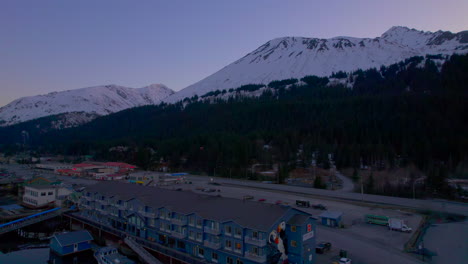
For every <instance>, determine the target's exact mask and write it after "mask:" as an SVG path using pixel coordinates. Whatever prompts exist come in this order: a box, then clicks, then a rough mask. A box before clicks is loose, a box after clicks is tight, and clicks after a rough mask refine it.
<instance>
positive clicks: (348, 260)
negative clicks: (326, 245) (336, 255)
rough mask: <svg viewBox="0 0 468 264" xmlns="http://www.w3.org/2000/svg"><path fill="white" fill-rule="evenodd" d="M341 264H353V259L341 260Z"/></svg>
mask: <svg viewBox="0 0 468 264" xmlns="http://www.w3.org/2000/svg"><path fill="white" fill-rule="evenodd" d="M340 264H351V259H349V258H340Z"/></svg>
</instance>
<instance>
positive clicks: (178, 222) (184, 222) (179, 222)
mask: <svg viewBox="0 0 468 264" xmlns="http://www.w3.org/2000/svg"><path fill="white" fill-rule="evenodd" d="M171 223H173V224H175V225H187V219H178V218H172V219H171Z"/></svg>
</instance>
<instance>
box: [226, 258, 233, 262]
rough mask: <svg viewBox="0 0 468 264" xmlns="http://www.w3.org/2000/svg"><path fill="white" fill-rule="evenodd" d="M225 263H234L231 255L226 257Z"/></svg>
mask: <svg viewBox="0 0 468 264" xmlns="http://www.w3.org/2000/svg"><path fill="white" fill-rule="evenodd" d="M226 263H227V264H234V260H233V259H232V258H231V257H227V258H226Z"/></svg>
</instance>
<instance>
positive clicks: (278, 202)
mask: <svg viewBox="0 0 468 264" xmlns="http://www.w3.org/2000/svg"><path fill="white" fill-rule="evenodd" d="M282 203H283V201H281V200H278V201H276V202H275V204H282Z"/></svg>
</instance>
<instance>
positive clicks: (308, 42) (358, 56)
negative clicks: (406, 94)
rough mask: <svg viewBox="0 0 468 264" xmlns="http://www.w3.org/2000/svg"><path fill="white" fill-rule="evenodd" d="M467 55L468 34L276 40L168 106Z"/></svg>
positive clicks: (396, 30) (400, 30)
mask: <svg viewBox="0 0 468 264" xmlns="http://www.w3.org/2000/svg"><path fill="white" fill-rule="evenodd" d="M467 52H468V31H462V32H459V33H456V34H454V33H451V32H447V31H437V32H424V31H418V30H415V29H409V28H406V27H392V28H390V29H389V30H388V31H386V32H385V33H384V34H382V36H380V37H376V38H353V37H335V38H331V39H319V38H304V37H285V38H277V39H273V40H271V41H268V42H267V43H265V44H264V45H262V46H260V47H259V48H257V49H256V50H254V51H252V52H251V53H249V54H247V55H246V56H244V57H243V58H241V59H239V60H237V61H236V62H234V63H232V64H230V65H228V66H226V67H224V68H223V69H221V70H219V71H218V72H216V73H214V74H212V75H210V76H208V77H206V78H205V79H203V80H201V81H199V82H197V83H195V84H192V85H190V86H188V87H186V88H185V89H183V90H181V91H179V92H177V93H175V94H173V95H171V96H169V97H167V98H166V99H164V101H166V102H169V103H173V102H177V101H179V100H183V99H184V98H186V97H192V96H194V95H198V96H201V95H204V94H206V93H208V92H210V91H214V90H224V89H226V90H228V89H230V88H237V87H240V86H241V85H245V84H268V83H269V82H270V81H273V80H282V79H288V78H301V77H304V76H306V75H317V76H330V75H331V74H332V73H333V72H338V71H345V72H349V71H353V70H357V69H363V70H365V69H369V68H373V67H376V68H379V67H380V66H382V65H390V64H393V63H397V62H399V61H402V60H404V59H406V58H410V57H413V56H424V55H427V54H443V55H449V54H453V53H458V54H462V53H467Z"/></svg>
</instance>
